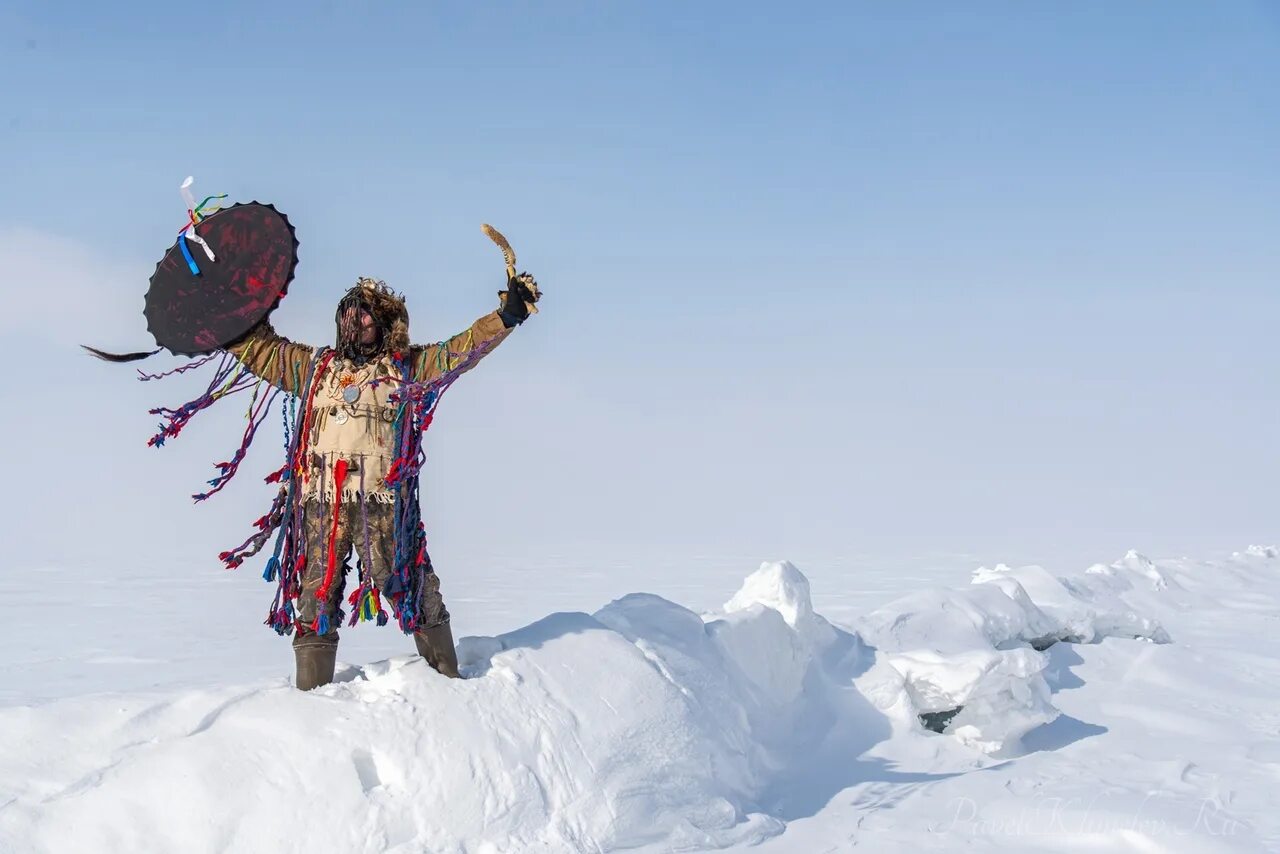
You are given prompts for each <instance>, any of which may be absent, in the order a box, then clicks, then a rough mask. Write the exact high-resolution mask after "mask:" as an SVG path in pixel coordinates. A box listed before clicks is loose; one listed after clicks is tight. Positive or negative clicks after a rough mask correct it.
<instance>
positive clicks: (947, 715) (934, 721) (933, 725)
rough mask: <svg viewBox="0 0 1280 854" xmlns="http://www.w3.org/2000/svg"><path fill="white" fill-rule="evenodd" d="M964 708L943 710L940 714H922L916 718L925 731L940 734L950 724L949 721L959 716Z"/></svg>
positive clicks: (957, 707)
mask: <svg viewBox="0 0 1280 854" xmlns="http://www.w3.org/2000/svg"><path fill="white" fill-rule="evenodd" d="M963 708H964V706H956V707H955V708H954V709H944V710H943V711H941V712H923V713H921V714H920V715H919V716H918V717H919V718H920V724H921V725H922V726H923V727H924V728H925V729H927V730H930V731H932V732H938V733H940V732H942V731H943V730H945V729H946V728H947V724H949V723H951V719H952V718H954V717H955V716H956V715H958V714H960V710H961V709H963Z"/></svg>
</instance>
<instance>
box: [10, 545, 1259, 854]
mask: <svg viewBox="0 0 1280 854" xmlns="http://www.w3.org/2000/svg"><path fill="white" fill-rule="evenodd" d="M1275 557H1276V553H1275V550H1274V548H1271V549H1262V548H1251V549H1250V550H1249V551H1248V552H1247V553H1246V554H1244V555H1237V559H1238V560H1241V561H1252V562H1271V561H1273V560H1274V559H1275ZM1182 572H1183V569H1171V568H1169V567H1165V566H1157V565H1156V564H1155V563H1154V562H1152V561H1150V560H1148V559H1147V558H1145V557H1143V556H1142V555H1140V554H1138V553H1137V552H1130V553H1129V554H1127V555H1125V557H1124V558H1122V559H1121V560H1119V561H1117V562H1116V563H1114V564H1111V565H1109V566H1106V567H1101V568H1099V567H1092V568H1090V569H1089V570H1088V571H1086V572H1085V573H1083V574H1081V575H1077V576H1072V577H1058V576H1055V575H1053V574H1051V573H1049V572H1048V571H1046V570H1045V569H1043V568H1041V567H1035V566H1030V567H1022V568H1018V569H1014V568H1010V567H1008V566H1004V565H1000V566H997V567H995V568H994V569H985V568H980V569H978V570H977V571H976V572H975V573H974V575H973V583H972V584H971V585H970V586H969V587H967V588H964V589H958V590H949V589H928V590H922V591H919V592H916V593H912V594H910V595H908V596H905V597H902V598H900V599H898V600H895V601H894V602H891V603H889V604H887V605H885V606H884V607H882V608H880V609H878V610H876V611H874V612H872V613H871V614H869V615H867V616H866V617H865V618H864V619H863V620H861V621H860V622H859V623H858V624H857V625H856V626H854V627H851V628H849V629H846V628H841V627H838V626H835V625H833V624H831V623H830V622H828V621H827V620H826V619H824V618H823V617H822V616H821V615H820V614H818V613H816V612H815V611H814V608H813V604H812V601H811V598H810V591H809V582H808V579H807V578H806V577H805V576H804V575H803V573H801V572H800V571H799V570H798V569H797V568H796V567H795V566H793V565H792V564H790V563H787V562H785V561H784V562H779V563H765V564H763V565H762V566H761V567H760V569H759V570H757V571H756V572H754V573H752V574H751V575H750V576H748V577H747V578H746V580H745V581H744V583H743V585H742V587H741V588H740V589H739V590H738V591H737V592H736V593H735V594H734V595H733V596H732V597H731V598H730V599H729V601H728V602H727V603H726V604H725V606H724V608H723V609H722V610H721V611H718V612H715V613H709V614H703V615H699V614H696V613H694V612H692V611H690V610H688V609H687V608H684V607H682V606H680V605H678V604H676V603H673V602H670V601H667V600H665V599H662V598H661V597H658V596H654V595H651V594H646V593H637V594H632V595H629V596H625V597H623V598H621V599H618V600H616V601H614V602H612V603H610V604H609V605H607V606H605V607H604V608H602V609H600V610H599V611H597V612H596V613H594V614H586V613H559V614H552V615H549V616H547V617H545V618H544V619H542V620H539V621H538V622H536V623H533V624H531V625H528V626H525V627H524V628H521V629H519V630H517V631H514V632H511V633H508V634H505V635H501V636H498V637H486V638H464V639H463V640H462V642H461V643H460V645H459V656H460V660H461V663H462V666H463V671H464V675H466V676H467V677H468V678H466V679H464V680H447V679H444V678H443V677H439V676H438V675H437V674H435V673H434V672H433V671H431V670H430V669H428V668H427V667H426V665H425V664H424V663H422V662H421V661H420V660H416V659H414V658H408V657H405V658H397V659H391V660H388V661H383V662H378V663H376V664H372V665H369V666H366V667H361V668H345V669H344V670H343V672H342V673H341V674H340V680H339V682H337V683H335V684H333V685H330V686H326V687H325V688H322V689H319V690H317V691H314V692H311V693H308V694H302V693H299V692H297V691H295V690H293V689H292V688H291V687H290V686H289V685H288V684H287V683H286V682H285V681H284V680H277V681H275V682H273V683H271V684H269V685H265V686H261V685H260V686H257V687H252V686H251V687H241V688H219V689H212V690H208V691H188V692H182V693H178V694H153V695H145V694H137V695H100V696H91V697H84V698H77V699H73V700H65V701H60V702H56V703H52V704H49V705H47V706H41V707H16V708H7V709H0V756H3V757H4V759H3V760H0V849H5V850H10V849H12V850H29V851H45V850H48V851H53V850H93V849H96V850H102V849H109V850H178V849H181V850H187V851H205V850H207V851H221V850H264V849H268V848H270V849H272V850H296V849H301V848H306V849H308V850H343V851H352V852H360V851H369V852H373V851H405V852H408V851H421V850H430V851H456V852H486V854H487V852H498V851H525V850H557V851H559V850H564V851H609V850H618V849H628V848H638V847H645V846H659V847H660V848H661V850H669V849H672V848H675V849H708V848H724V847H729V846H737V845H750V844H756V843H760V842H763V841H765V840H767V839H769V838H770V837H774V836H776V835H778V834H779V833H781V832H782V831H783V830H784V829H785V827H786V823H787V822H789V821H792V820H794V819H796V818H801V817H805V816H810V815H814V814H815V813H816V812H817V811H819V810H821V809H823V807H824V806H825V805H826V804H827V803H828V802H830V800H831V798H832V797H833V796H834V795H835V794H836V793H837V792H840V791H842V790H844V789H846V788H848V787H850V786H852V785H855V784H857V783H859V782H866V781H874V780H878V779H886V774H891V772H887V771H886V769H885V765H884V762H883V760H881V759H879V758H876V757H875V756H874V753H875V751H874V750H873V748H875V746H876V745H878V744H880V743H882V742H885V741H886V740H888V739H891V738H895V737H899V738H904V737H905V738H909V739H915V740H917V741H919V740H924V739H935V740H937V741H936V744H937V745H939V746H942V745H947V744H949V745H952V747H950V748H945V750H949V751H951V750H954V751H969V752H970V755H971V756H973V757H974V759H973V760H971V761H976V762H981V761H983V759H982V758H983V757H985V756H987V755H991V754H994V755H997V756H1002V757H1004V756H1012V755H1016V754H1017V753H1018V752H1019V749H1020V739H1021V738H1022V737H1023V736H1024V735H1026V734H1027V733H1028V732H1030V731H1031V730H1033V729H1035V728H1036V727H1038V726H1040V725H1041V724H1045V723H1048V722H1050V721H1052V720H1054V718H1055V717H1057V715H1058V710H1057V709H1056V708H1055V707H1054V705H1053V697H1052V694H1051V692H1050V689H1049V685H1048V684H1047V682H1046V679H1045V673H1044V671H1045V668H1046V666H1047V663H1048V656H1047V655H1046V653H1045V650H1046V649H1049V648H1050V647H1051V646H1052V645H1054V644H1056V643H1062V642H1070V643H1095V642H1098V641H1100V640H1102V639H1103V638H1107V637H1118V638H1126V639H1135V638H1136V639H1140V640H1143V641H1148V642H1151V643H1155V644H1163V643H1167V642H1169V641H1170V637H1169V634H1168V633H1167V632H1166V631H1165V629H1164V628H1163V627H1162V626H1161V624H1160V622H1159V621H1158V620H1157V619H1156V618H1155V616H1153V615H1154V613H1155V612H1156V611H1157V609H1158V608H1159V607H1160V602H1161V601H1162V597H1164V596H1166V595H1167V594H1168V593H1169V592H1170V591H1176V590H1184V588H1185V584H1184V582H1185V581H1186V578H1185V577H1181V578H1180V573H1182ZM922 721H923V722H924V723H930V724H931V725H932V726H934V728H935V729H939V730H941V731H943V732H944V733H945V735H943V736H938V735H935V734H933V733H930V732H928V731H927V730H926V728H925V726H924V725H923V724H922ZM30 745H39V746H41V748H42V749H41V750H36V751H33V750H32V749H30V747H29V746H30ZM54 746H56V748H55V747H54ZM935 749H937V748H935ZM193 828H198V829H199V832H198V833H195V834H193V832H192V830H193Z"/></svg>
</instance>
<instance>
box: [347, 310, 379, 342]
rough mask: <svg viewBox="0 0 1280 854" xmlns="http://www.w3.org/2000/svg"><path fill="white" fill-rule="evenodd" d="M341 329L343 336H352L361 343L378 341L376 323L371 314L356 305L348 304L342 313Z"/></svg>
mask: <svg viewBox="0 0 1280 854" xmlns="http://www.w3.org/2000/svg"><path fill="white" fill-rule="evenodd" d="M342 331H343V335H344V337H350V338H354V339H355V340H357V341H359V342H360V343H361V344H366V345H367V344H376V343H377V342H378V325H377V323H375V322H374V320H373V315H371V314H370V313H369V312H368V311H366V310H365V309H363V308H361V307H360V306H358V305H353V306H349V307H348V308H347V310H346V311H344V312H343V313H342Z"/></svg>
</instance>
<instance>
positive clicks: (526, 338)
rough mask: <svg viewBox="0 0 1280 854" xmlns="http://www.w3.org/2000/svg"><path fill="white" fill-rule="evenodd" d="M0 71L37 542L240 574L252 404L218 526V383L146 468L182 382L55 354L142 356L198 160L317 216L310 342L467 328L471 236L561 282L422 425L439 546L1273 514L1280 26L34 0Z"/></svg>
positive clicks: (788, 538) (12, 34)
mask: <svg viewBox="0 0 1280 854" xmlns="http://www.w3.org/2000/svg"><path fill="white" fill-rule="evenodd" d="M0 79H4V80H5V81H6V84H5V86H4V87H3V91H0V186H3V199H4V204H3V206H0V283H2V284H3V287H4V289H5V297H6V305H7V308H8V310H7V311H6V312H4V313H3V317H0V333H2V343H0V360H3V364H5V365H6V366H7V368H8V371H9V374H8V377H7V378H6V380H5V381H4V383H5V385H6V386H7V388H8V389H9V391H10V400H11V402H12V405H11V407H10V408H9V410H8V414H7V416H5V417H4V418H3V420H2V426H0V430H2V431H3V433H0V436H2V437H3V439H4V441H5V444H6V445H7V446H8V449H9V453H10V459H9V460H8V465H9V470H10V483H11V485H12V486H13V487H14V488H12V489H11V490H10V491H9V494H8V496H7V497H6V498H5V499H4V500H5V501H6V502H7V503H9V506H8V507H6V508H5V512H4V513H3V514H0V516H2V517H3V518H4V520H5V522H4V526H5V528H6V529H7V530H6V531H5V540H6V543H7V545H8V546H9V547H10V548H9V551H10V559H11V561H13V563H12V564H11V565H12V566H13V567H15V568H20V567H23V566H31V565H37V564H38V565H42V566H44V565H48V566H72V565H75V566H95V567H100V566H102V565H103V564H104V563H105V564H107V565H109V564H110V563H111V562H113V561H134V562H136V561H152V562H157V563H165V564H170V563H171V564H173V565H174V566H175V569H174V571H181V572H196V571H204V569H205V568H209V569H213V570H216V569H217V567H218V564H217V562H216V560H215V558H214V556H215V555H216V553H217V552H218V551H220V550H221V549H223V548H226V547H228V546H231V545H234V544H236V543H238V542H239V541H240V540H241V539H243V537H244V536H246V535H247V533H248V524H249V522H250V521H251V520H253V519H255V518H257V517H258V516H259V515H260V514H261V513H262V512H263V510H264V509H265V506H266V504H267V503H268V502H269V500H270V495H271V490H270V488H269V487H266V486H264V485H262V484H261V483H260V482H259V481H258V480H257V477H258V474H259V473H260V474H265V473H266V472H268V471H270V470H272V469H274V468H275V467H276V466H277V465H278V459H279V456H280V454H281V450H280V448H279V437H278V435H277V432H276V430H275V429H266V428H264V430H263V432H262V434H261V435H260V437H259V439H258V442H257V444H256V445H255V447H254V450H253V453H252V455H251V456H250V462H249V463H248V464H246V466H245V467H244V469H243V470H242V473H241V475H240V478H239V480H238V482H237V483H236V484H235V485H234V487H233V488H230V489H228V490H227V491H226V492H225V493H224V494H222V495H219V496H218V497H217V498H215V499H214V500H212V501H210V502H208V503H207V504H205V505H201V506H198V507H193V506H192V504H191V502H190V500H189V497H188V496H189V495H190V494H191V493H194V492H196V491H199V490H200V488H201V487H202V482H203V480H204V479H205V478H206V477H209V476H211V474H212V470H211V468H210V464H211V463H213V462H215V461H217V460H220V459H225V457H226V454H228V453H230V452H231V450H232V449H233V448H234V446H235V445H236V443H237V442H238V440H239V435H240V429H241V427H240V425H239V419H240V418H241V417H242V414H243V413H242V412H241V411H239V405H238V404H224V406H223V407H222V409H225V410H227V411H211V412H209V413H206V414H204V415H202V416H201V417H200V419H198V420H197V421H196V422H193V424H192V425H191V426H190V427H189V428H188V430H187V431H186V432H185V433H184V434H183V435H182V436H181V437H180V438H179V439H178V440H176V441H175V442H172V443H171V444H170V445H168V446H166V447H165V448H164V449H163V450H159V451H157V450H154V449H151V448H147V447H146V445H145V442H146V439H147V438H148V437H149V436H150V435H151V433H152V432H153V428H154V426H155V423H156V419H155V417H154V416H150V415H148V414H147V412H146V410H147V408H148V407H150V406H154V405H157V404H161V403H163V404H170V405H172V404H174V403H178V402H182V401H184V400H186V399H188V398H189V397H191V396H192V394H191V393H192V392H193V391H194V390H195V388H196V384H195V383H190V382H188V383H185V384H184V383H183V382H182V381H176V382H166V383H165V384H141V383H138V382H135V381H134V380H133V379H132V371H131V370H130V368H129V367H127V366H125V367H121V366H113V365H105V364H102V363H98V362H96V361H92V360H89V359H87V358H85V357H84V356H83V354H82V353H81V352H80V351H79V350H78V348H77V347H76V345H77V344H78V343H81V342H83V343H91V344H94V345H96V346H99V347H102V348H104V349H109V350H110V349H114V350H117V351H120V350H134V349H142V348H145V347H148V346H150V345H151V339H150V337H149V335H148V333H147V331H146V325H145V322H144V319H143V317H142V312H141V307H142V298H143V295H144V293H145V291H146V286H147V278H148V276H149V275H150V274H151V272H152V270H153V269H154V265H155V263H156V261H158V260H159V259H160V257H161V256H162V255H163V253H164V252H165V251H166V250H167V248H168V247H169V246H170V245H171V244H172V241H173V235H174V233H175V232H176V230H177V228H178V227H179V225H180V224H181V222H182V218H183V208H182V205H181V199H180V196H179V194H178V185H179V183H180V182H181V180H182V179H183V178H184V177H185V176H187V175H194V176H195V178H196V187H195V189H196V190H197V194H198V195H204V194H208V193H214V192H226V193H228V194H229V195H230V197H231V199H232V200H234V201H250V200H261V201H265V202H271V203H273V204H275V205H276V206H277V207H278V208H280V209H281V210H282V211H284V212H285V213H286V214H287V215H288V216H289V218H290V221H291V222H292V223H293V224H294V225H295V226H296V227H297V232H298V237H299V240H300V250H299V256H300V263H299V266H298V269H297V279H296V280H295V282H294V284H293V285H292V286H291V288H290V293H289V295H288V297H287V298H286V300H285V301H284V302H283V303H282V305H281V307H280V308H279V309H278V310H277V312H276V313H275V315H274V316H273V320H274V322H275V325H276V327H277V329H279V330H280V331H281V332H283V333H284V334H286V335H289V336H290V337H292V338H294V339H296V340H299V341H305V342H310V343H323V342H325V341H326V340H328V339H329V338H330V337H331V335H332V311H333V307H334V305H335V304H336V301H337V299H338V297H339V296H340V295H341V294H342V292H343V291H345V290H346V289H347V288H348V287H350V286H351V285H352V284H354V282H355V280H356V278H357V277H358V276H361V275H371V276H376V277H378V278H382V279H385V280H386V281H387V282H388V283H390V284H391V285H393V286H394V287H396V288H397V289H399V290H401V291H403V292H405V294H406V295H407V298H408V302H409V308H410V311H411V312H412V315H413V327H412V329H413V333H414V337H415V339H416V340H420V341H436V340H439V339H441V338H444V337H445V336H447V335H451V334H453V333H454V332H457V331H458V330H460V329H463V328H465V327H466V326H467V324H469V323H470V322H471V321H472V320H474V319H475V318H476V317H479V316H481V315H482V314H484V313H486V312H488V311H490V310H491V309H492V308H494V307H496V291H497V290H499V289H500V288H501V287H502V286H503V284H504V281H503V270H502V263H501V258H500V256H499V255H498V254H497V252H496V251H495V250H494V248H493V246H492V245H491V244H489V243H488V242H487V241H486V240H485V239H484V237H483V236H482V235H481V233H480V229H479V226H480V224H481V223H482V222H490V223H492V224H494V225H495V226H497V227H498V228H499V229H501V230H502V231H503V232H504V233H505V234H506V235H507V236H508V237H509V238H510V239H511V241H512V243H513V245H514V246H515V249H516V251H517V252H518V254H519V257H520V264H521V267H522V268H525V269H528V270H529V271H530V272H532V273H534V275H536V276H537V278H538V280H539V282H540V284H541V286H542V289H543V291H544V293H545V298H544V301H543V303H542V310H541V312H540V313H539V314H538V315H537V316H535V317H534V318H533V319H532V320H530V321H529V322H528V323H527V324H526V325H524V326H523V327H522V328H521V329H519V330H518V331H517V333H516V334H515V335H513V336H512V337H511V338H510V339H509V340H508V341H507V342H505V343H504V344H503V345H502V347H501V348H499V350H498V351H496V352H495V353H493V354H492V355H490V356H489V357H487V359H486V361H485V363H484V364H482V365H481V366H480V367H479V368H478V369H477V370H475V371H474V372H472V373H470V374H468V375H467V376H466V377H464V378H463V380H461V381H459V383H458V384H457V385H456V386H455V387H454V388H453V389H452V390H450V392H449V394H448V395H447V396H446V397H445V399H444V401H443V402H442V404H441V407H440V411H439V416H438V418H437V420H436V423H435V425H434V426H433V427H432V429H431V432H430V434H429V437H428V463H427V469H426V474H425V482H424V483H425V486H424V489H425V502H426V513H427V518H428V526H429V533H430V536H431V537H432V542H433V548H435V547H438V548H440V549H441V550H443V552H444V553H446V554H448V555H449V556H450V557H451V559H452V560H453V562H454V563H455V564H457V563H462V564H465V563H466V561H468V560H470V559H472V556H474V555H480V554H482V553H483V554H495V553H500V554H503V555H506V556H507V557H506V559H510V560H516V561H519V560H526V559H527V560H529V561H532V562H537V563H538V564H539V565H547V564H548V563H550V564H551V565H554V561H555V558H556V556H557V555H570V554H578V555H582V554H587V555H592V554H594V555H599V556H600V557H601V559H606V558H607V559H610V560H614V559H617V560H621V559H625V558H626V557H627V556H638V555H644V554H665V555H668V556H669V555H685V554H687V555H695V554H699V555H706V554H734V555H742V556H745V557H750V558H751V559H753V560H757V561H758V560H765V559H781V558H789V559H792V560H797V561H798V562H803V561H811V562H816V563H822V562H824V561H826V562H828V563H829V565H837V564H839V562H840V561H841V560H849V559H851V558H850V556H863V557H865V556H885V557H886V559H889V558H892V557H894V556H897V557H902V556H918V555H922V554H930V553H942V554H953V555H958V556H964V559H965V560H973V561H978V560H983V561H990V560H1009V561H1030V562H1043V563H1052V562H1055V561H1059V562H1080V561H1089V562H1091V561H1094V560H1111V559H1114V558H1115V557H1118V556H1119V554H1120V553H1121V552H1123V550H1125V549H1128V548H1139V549H1141V550H1143V551H1147V552H1150V553H1152V554H1154V555H1176V554H1182V553H1189V552H1190V553H1200V552H1203V551H1204V550H1216V549H1235V548H1243V547H1244V546H1245V545H1248V544H1249V543H1252V542H1275V541H1277V540H1280V523H1278V522H1277V512H1276V511H1277V507H1276V502H1277V487H1276V484H1277V482H1280V453H1278V452H1277V435H1276V425H1277V424H1280V406H1277V403H1276V399H1275V395H1274V388H1275V378H1276V365H1277V359H1278V357H1280V343H1278V342H1277V336H1276V335H1275V330H1274V327H1275V322H1276V320H1275V319H1276V316H1277V308H1280V294H1278V293H1277V289H1276V283H1277V273H1278V272H1280V241H1277V240H1276V234H1277V227H1278V226H1280V168H1278V167H1280V155H1278V154H1277V151H1280V87H1277V86H1276V85H1275V82H1276V80H1278V79H1280V7H1277V6H1276V5H1275V4H1271V3H1265V2H1255V3H1251V2H1224V3H1214V4H1205V3H1193V2H1160V3H1156V2H1134V3H1125V4H1115V3H1108V2H1079V3H1071V4H1025V3H1016V2H1005V3H984V2H975V3H966V4H943V3H914V2H903V3H893V4H888V3H812V4H807V5H805V6H804V7H803V8H796V7H788V6H785V5H784V4H751V3H734V4H729V3H671V2H653V3H610V4H596V3H568V2H563V3H542V4H464V3H383V2H374V3H366V4H347V3H335V2H329V3H321V2H317V3H306V4H303V3H277V4H265V5H264V4H256V3H253V4H251V3H241V2H225V3H219V4H199V5H189V4H188V5H186V6H174V5H173V4H164V5H160V4H151V3H129V4H74V5H73V4H61V3H43V2H41V3H37V2H29V0H19V2H13V0H9V2H5V3H3V4H0ZM148 364H153V365H154V367H155V368H162V367H170V366H172V365H174V364H177V362H176V361H174V360H170V359H163V360H162V359H159V358H157V359H155V360H153V361H152V363H148ZM635 559H639V558H635ZM437 564H438V565H442V566H443V565H444V564H443V563H442V562H441V561H439V560H437ZM802 565H803V563H802ZM805 568H806V569H808V568H809V567H805ZM1063 568H1064V569H1066V568H1074V567H1070V566H1063ZM14 571H20V570H17V569H15V570H14ZM534 583H536V582H534ZM621 592H626V591H625V590H623V591H620V593H621Z"/></svg>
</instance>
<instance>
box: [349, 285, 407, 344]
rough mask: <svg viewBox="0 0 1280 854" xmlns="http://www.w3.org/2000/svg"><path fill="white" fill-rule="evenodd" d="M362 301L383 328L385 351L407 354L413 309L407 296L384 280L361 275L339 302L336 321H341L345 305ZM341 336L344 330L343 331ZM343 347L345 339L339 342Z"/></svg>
mask: <svg viewBox="0 0 1280 854" xmlns="http://www.w3.org/2000/svg"><path fill="white" fill-rule="evenodd" d="M351 304H359V305H362V306H364V307H365V308H366V309H368V311H369V313H370V314H371V315H373V320H374V322H375V323H376V324H378V328H379V329H381V330H382V347H381V350H382V351H383V352H387V353H404V352H407V351H408V349H409V309H408V308H407V307H406V306H405V303H404V295H403V294H398V293H396V292H395V291H393V290H392V289H391V288H389V287H387V283H386V282H384V281H382V280H381V279H370V278H367V277H363V276H362V277H361V278H360V279H359V281H357V282H356V286H355V287H354V288H352V289H351V290H349V291H347V292H346V293H345V294H343V296H342V299H341V300H340V301H339V302H338V311H337V313H336V314H335V317H334V320H335V321H336V322H338V323H339V324H340V323H341V314H342V310H343V308H345V307H346V306H348V305H351ZM339 336H341V331H339ZM338 344H339V346H341V340H339V341H338Z"/></svg>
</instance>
